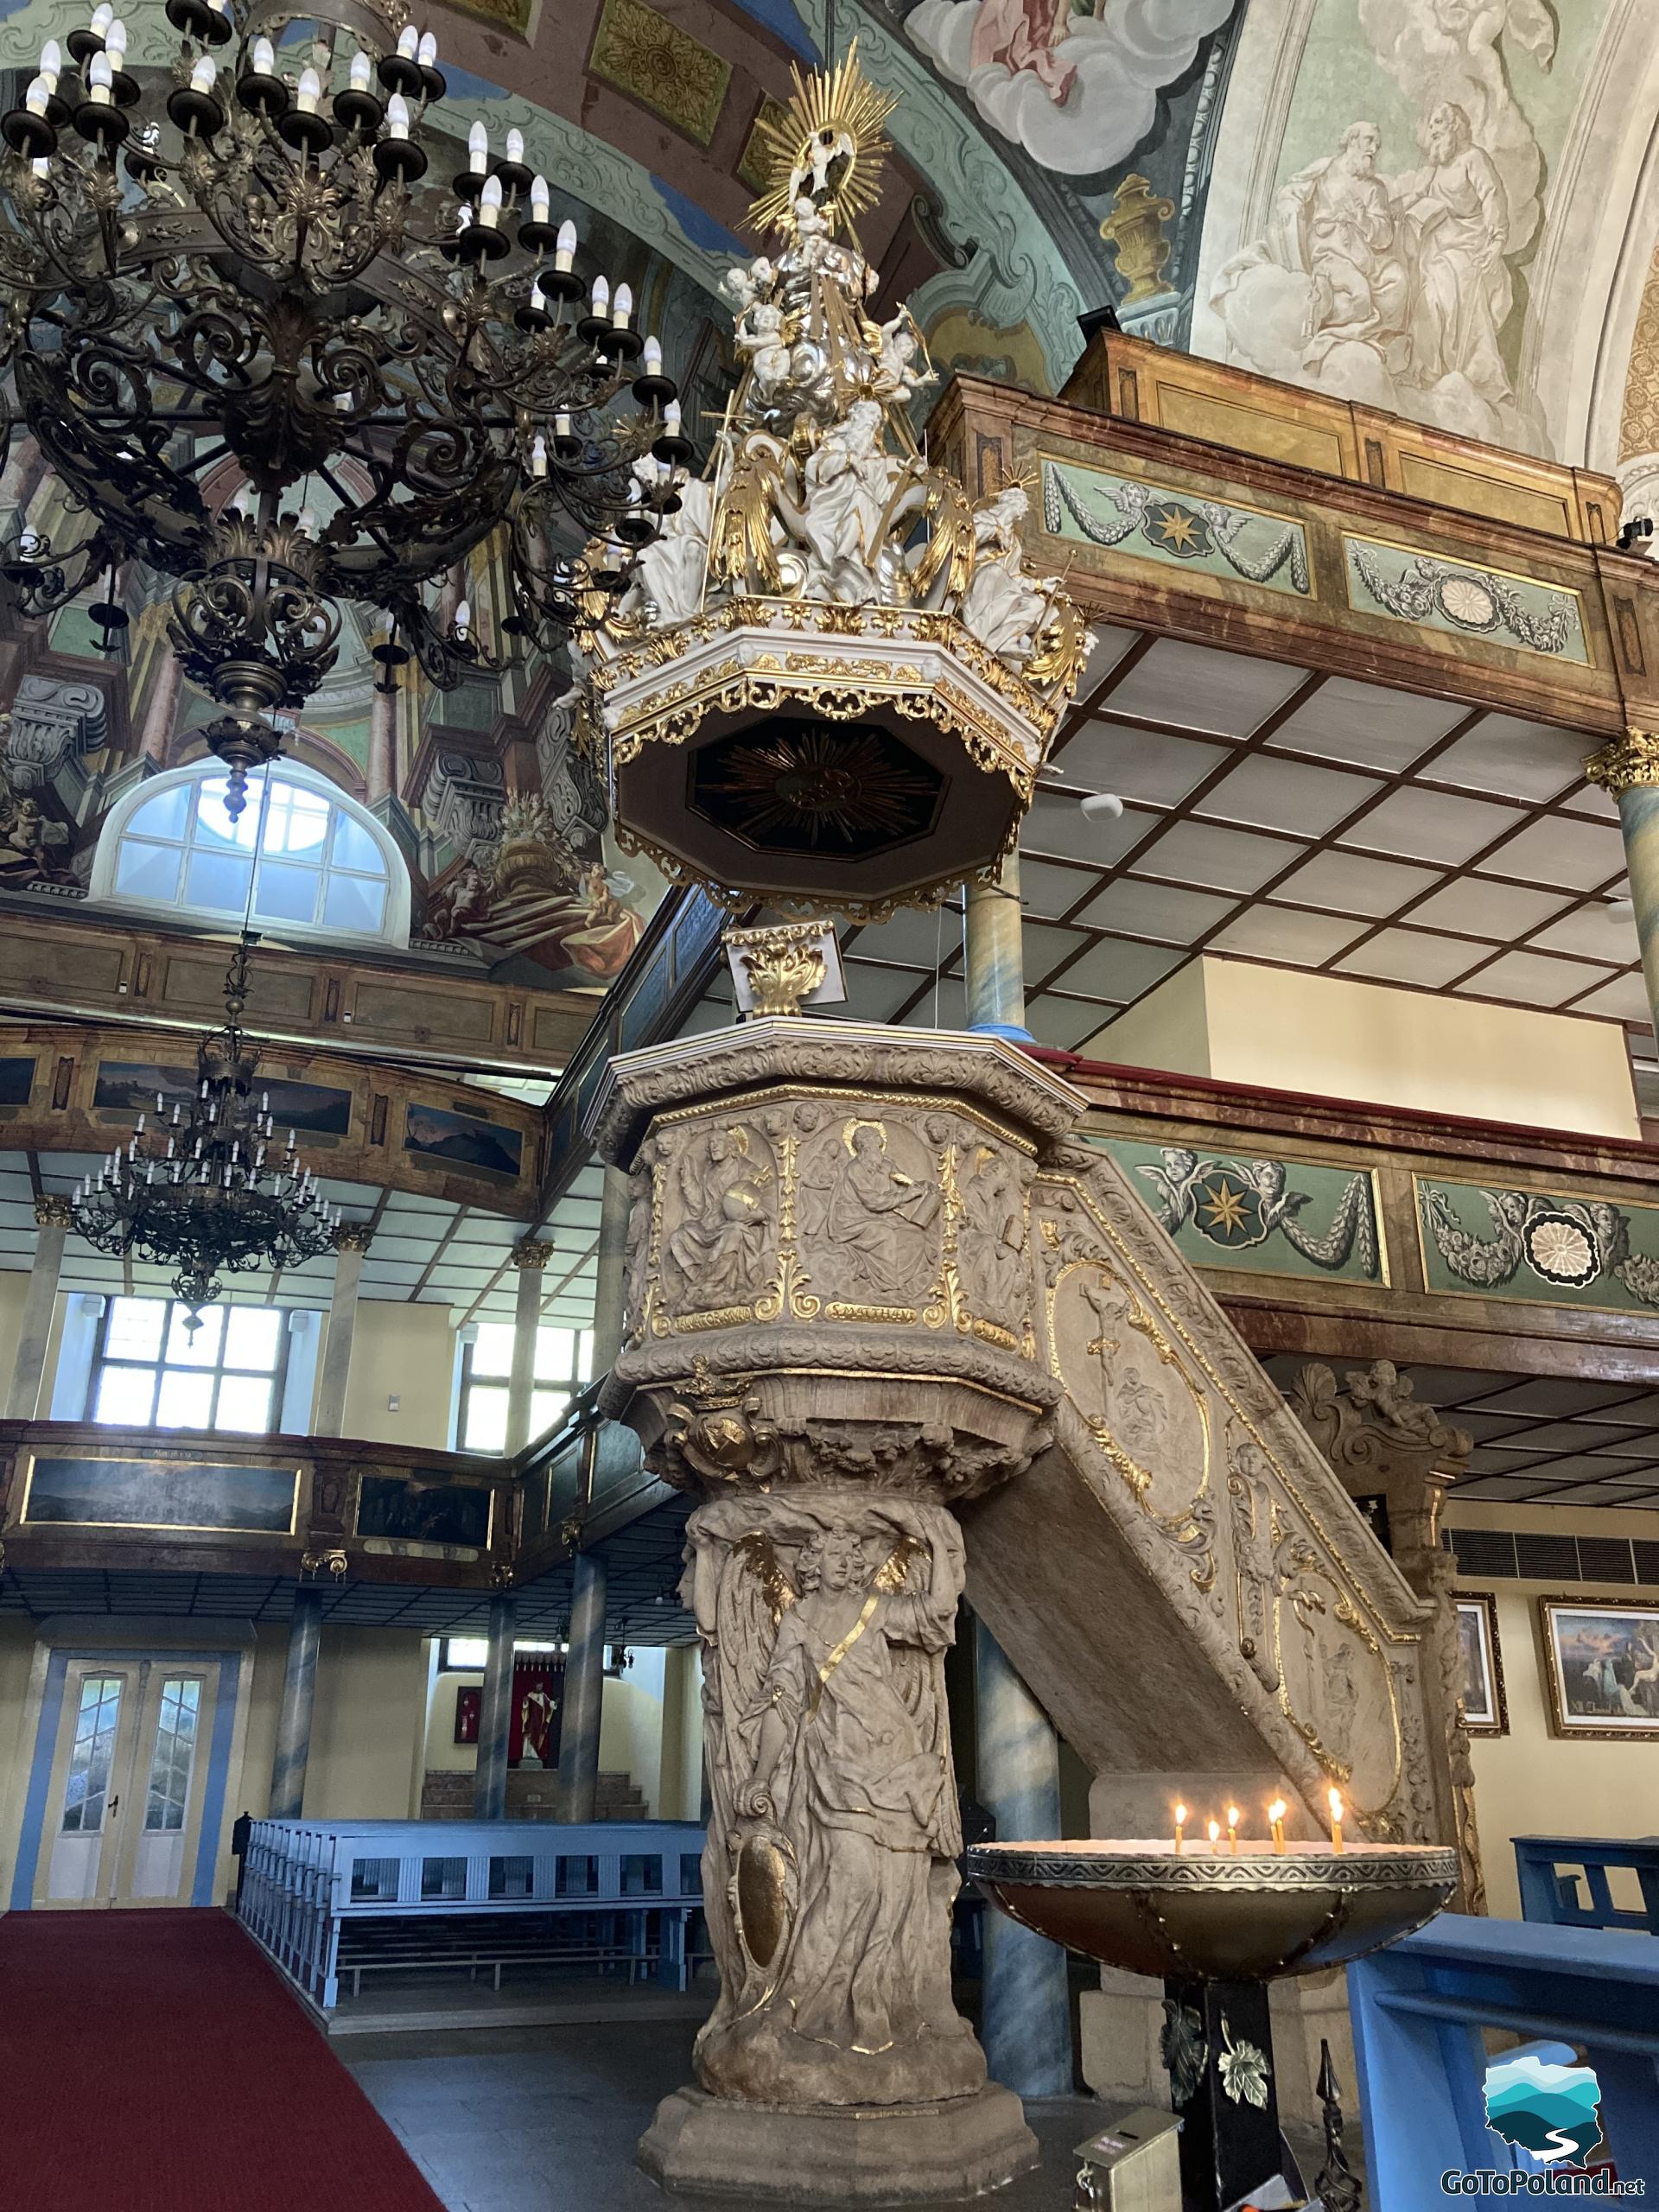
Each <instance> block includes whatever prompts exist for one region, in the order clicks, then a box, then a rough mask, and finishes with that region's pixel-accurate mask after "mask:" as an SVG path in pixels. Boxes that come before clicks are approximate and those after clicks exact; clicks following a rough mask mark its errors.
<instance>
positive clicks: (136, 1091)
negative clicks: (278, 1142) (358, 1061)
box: [92, 1060, 352, 1138]
mask: <svg viewBox="0 0 1659 2212" xmlns="http://www.w3.org/2000/svg"><path fill="white" fill-rule="evenodd" d="M258 1081H259V1088H260V1090H261V1091H262V1092H263V1093H264V1096H265V1097H266V1098H267V1099H268V1100H269V1101H270V1111H271V1114H272V1116H273V1117H274V1119H275V1121H276V1122H277V1128H279V1129H297V1130H298V1131H299V1132H300V1134H301V1135H302V1136H305V1137H307V1138H313V1137H343V1136H346V1135H348V1134H349V1132H350V1129H351V1126H352V1094H351V1092H350V1091H349V1090H336V1089H335V1088H334V1085H333V1084H323V1083H289V1082H287V1081H285V1080H283V1078H282V1077H277V1076H261V1077H259V1078H258ZM199 1082H200V1076H199V1075H198V1073H197V1071H196V1070H195V1069H194V1068H187V1067H166V1066H163V1065H162V1064H161V1063H160V1062H159V1061H156V1060H100V1061H99V1064H98V1084H97V1087H96V1088H95V1089H94V1090H93V1092H92V1110H93V1112H94V1113H95V1114H98V1115H99V1116H102V1117H107V1118H108V1119H111V1120H115V1121H128V1120H130V1119H131V1117H132V1116H134V1115H137V1114H155V1113H156V1111H157V1110H158V1108H157V1103H156V1102H157V1100H158V1099H159V1100H161V1101H162V1102H163V1103H162V1106H161V1108H160V1109H159V1110H161V1111H162V1112H167V1113H170V1112H171V1111H172V1109H173V1108H174V1107H175V1106H178V1107H180V1108H181V1109H182V1110H183V1112H184V1113H185V1114H187V1115H188V1113H189V1111H190V1102H191V1100H192V1099H193V1098H194V1096H195V1095H196V1087H197V1084H198V1083H199Z"/></svg>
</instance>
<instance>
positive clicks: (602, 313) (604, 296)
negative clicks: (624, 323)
mask: <svg viewBox="0 0 1659 2212" xmlns="http://www.w3.org/2000/svg"><path fill="white" fill-rule="evenodd" d="M593 309H594V315H596V316H598V317H599V318H600V319H601V321H609V319H610V313H611V286H610V279H609V278H608V277H594V290H593Z"/></svg>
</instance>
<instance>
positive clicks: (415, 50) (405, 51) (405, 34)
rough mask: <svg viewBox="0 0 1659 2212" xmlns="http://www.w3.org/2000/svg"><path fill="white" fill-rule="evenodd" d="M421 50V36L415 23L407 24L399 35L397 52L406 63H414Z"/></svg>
mask: <svg viewBox="0 0 1659 2212" xmlns="http://www.w3.org/2000/svg"><path fill="white" fill-rule="evenodd" d="M420 50H421V35H420V33H419V31H417V30H416V28H415V26H414V24H413V23H405V24H404V28H403V29H402V30H400V31H399V32H398V34H397V51H398V54H400V55H401V56H402V58H403V59H404V60H405V61H413V60H415V59H416V56H417V55H418V54H419V53H420Z"/></svg>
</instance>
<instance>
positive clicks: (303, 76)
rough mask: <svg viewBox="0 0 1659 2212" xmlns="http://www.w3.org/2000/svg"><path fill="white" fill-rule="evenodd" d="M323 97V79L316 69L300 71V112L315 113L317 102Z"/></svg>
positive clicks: (304, 113) (303, 113)
mask: <svg viewBox="0 0 1659 2212" xmlns="http://www.w3.org/2000/svg"><path fill="white" fill-rule="evenodd" d="M321 98H322V79H321V77H319V76H318V74H317V73H316V71H315V69H302V70H301V72H300V113H301V114H302V115H315V113H316V111H317V102H318V101H319V100H320V99H321Z"/></svg>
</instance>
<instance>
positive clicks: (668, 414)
mask: <svg viewBox="0 0 1659 2212" xmlns="http://www.w3.org/2000/svg"><path fill="white" fill-rule="evenodd" d="M663 428H664V430H666V431H667V433H668V435H669V436H670V437H671V438H677V437H678V436H679V435H680V403H679V401H678V400H677V399H671V400H670V401H669V403H668V404H667V406H666V407H664V410H663Z"/></svg>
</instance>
